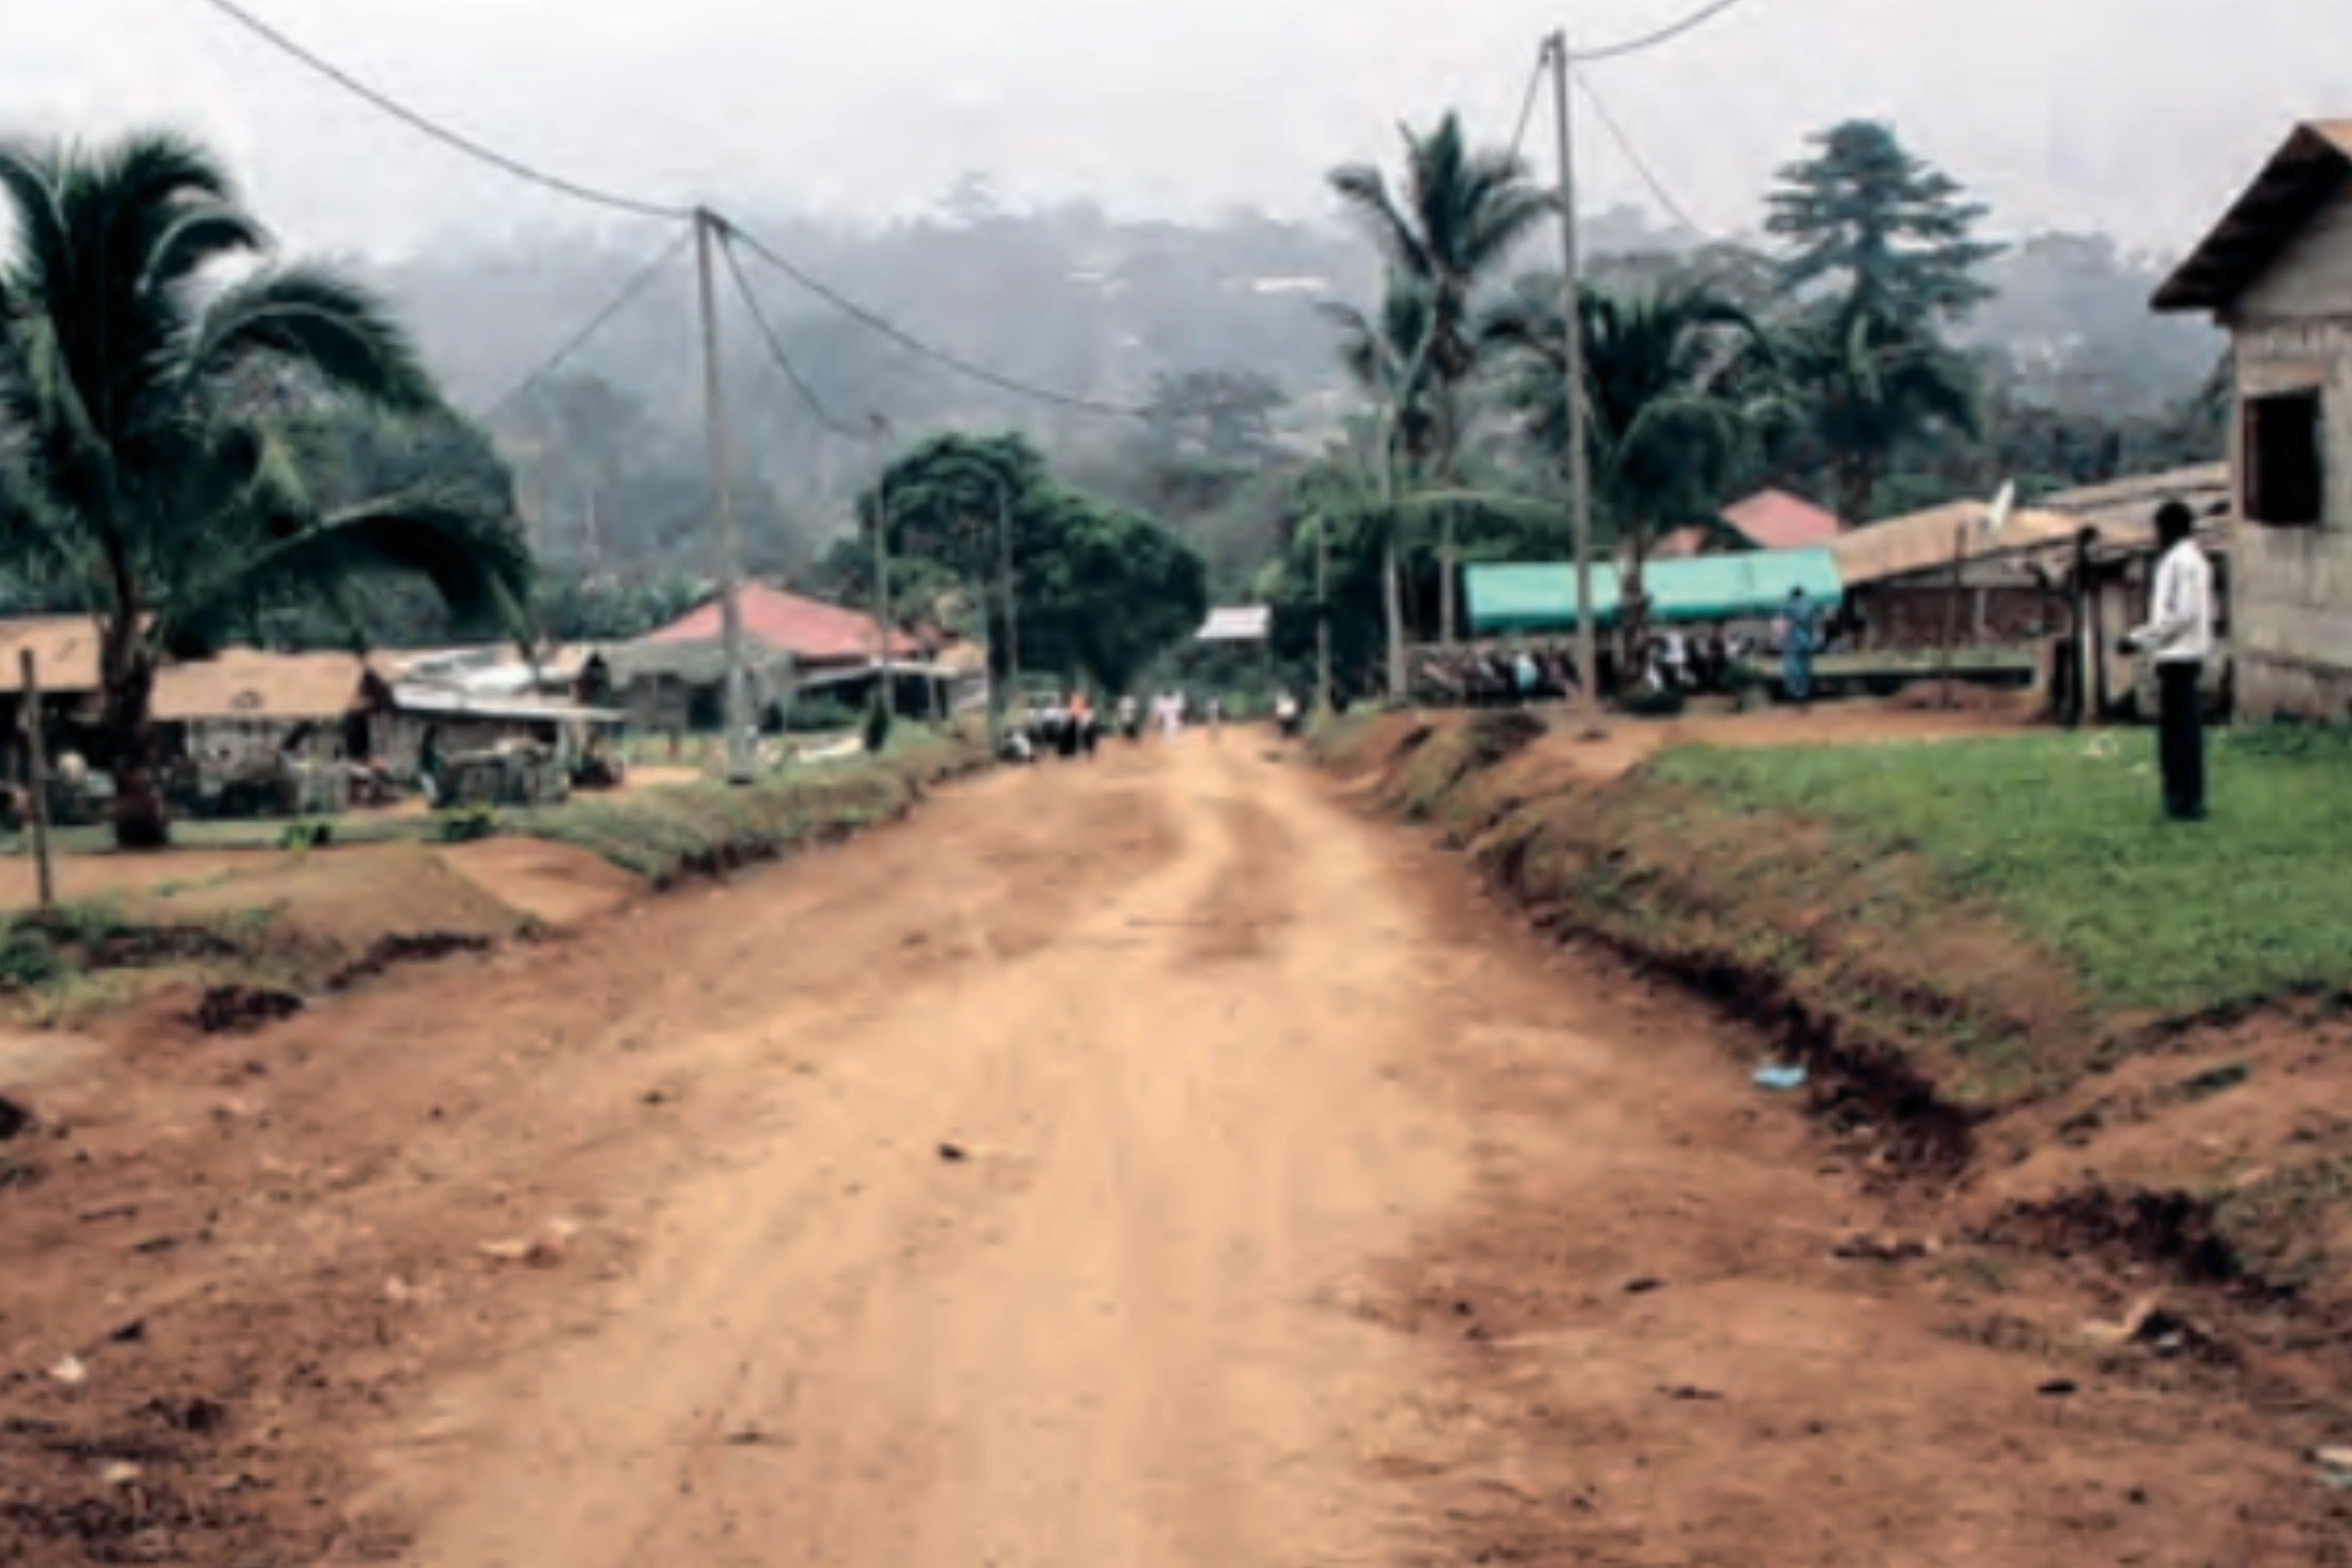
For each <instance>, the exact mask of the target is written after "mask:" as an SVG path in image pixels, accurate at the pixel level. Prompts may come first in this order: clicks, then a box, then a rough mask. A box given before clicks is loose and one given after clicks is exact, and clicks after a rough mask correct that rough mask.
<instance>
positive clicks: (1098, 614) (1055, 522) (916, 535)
mask: <svg viewBox="0 0 2352 1568" xmlns="http://www.w3.org/2000/svg"><path fill="white" fill-rule="evenodd" d="M882 485H883V486H884V487H885V488H887V490H888V492H889V499H890V506H889V509H888V515H889V518H890V544H891V555H892V563H893V564H892V569H893V571H894V573H896V572H899V571H902V570H905V571H907V572H909V573H911V574H912V576H911V579H910V580H911V581H914V582H917V583H926V584H928V585H929V587H930V589H931V590H932V591H933V593H934V594H935V595H936V594H937V593H939V592H942V591H944V590H945V589H946V588H947V587H948V586H949V585H956V586H958V587H959V588H960V589H961V590H962V593H963V594H964V595H965V596H966V597H967V599H968V600H976V601H979V602H982V603H985V604H987V605H989V606H990V611H989V614H988V621H989V627H990V640H991V642H992V643H993V644H995V645H996V646H997V647H998V648H1000V649H1002V648H1004V647H1005V642H1004V641H1002V640H1000V638H1001V635H1002V631H1003V628H1004V619H1003V615H1004V604H1005V599H1004V596H1003V595H1002V594H1001V593H999V592H997V588H998V585H999V583H1000V581H1001V577H1002V572H1003V566H1004V560H1005V555H1006V554H1009V555H1010V557H1011V564H1012V575H1013V579H1014V584H1013V603H1014V604H1015V605H1016V606H1017V608H1018V611H1019V615H1020V625H1019V635H1020V646H1021V662H1022V664H1023V666H1024V667H1026V668H1030V669H1049V670H1054V671H1055V672H1057V673H1060V674H1066V675H1073V676H1075V675H1079V674H1085V675H1088V676H1091V677H1092V678H1093V679H1094V680H1096V681H1097V682H1099V683H1101V684H1102V685H1103V686H1104V687H1105V688H1107V689H1109V690H1113V691H1118V690H1123V689H1124V688H1125V687H1126V685H1127V683H1128V682H1129V681H1130V680H1132V679H1133V678H1134V677H1135V675H1136V673H1137V672H1138V671H1140V670H1141V669H1142V668H1143V667H1144V666H1145V665H1146V664H1148V663H1149V662H1151V661H1152V658H1153V657H1154V656H1156V655H1157V654H1158V653H1160V652H1161V651H1162V650H1163V649H1165V648H1167V647H1168V646H1169V645H1170V644H1172V643H1174V642H1176V641H1177V640H1178V639H1180V638H1182V637H1183V636H1184V635H1185V634H1186V633H1188V632H1190V631H1192V630H1193V629H1194V628H1195V627H1197V626H1198V625H1200V623H1201V616H1202V615H1204V614H1205V613H1207V608H1208V587H1207V577H1206V572H1205V570H1204V569H1203V567H1202V564H1201V558H1200V556H1199V555H1198V554H1196V553H1195V552H1194V551H1193V550H1192V549H1191V548H1190V547H1189V546H1187V545H1186V544H1185V543H1184V541H1183V540H1181V539H1178V538H1177V537H1176V536H1175V535H1174V534H1172V533H1170V532H1169V531H1168V530H1167V529H1165V528H1163V527H1161V526H1160V525H1159V524H1158V523H1156V522H1154V521H1153V520H1152V519H1151V518H1149V517H1145V516H1142V515H1139V514H1136V513H1133V512H1129V511H1126V510H1124V509H1122V508H1119V507H1114V506H1110V505H1108V504H1106V503H1103V502H1101V501H1098V500H1096V499H1094V498H1093V497H1091V496H1084V495H1080V494H1078V493H1077V492H1076V491H1073V490H1070V489H1068V488H1066V487H1065V486H1063V485H1061V484H1059V483H1057V482H1056V481H1055V480H1054V478H1053V476H1052V475H1051V474H1050V473H1049V472H1048V471H1047V468H1046V464H1045V460H1044V459H1043V458H1041V457H1040V456H1039V455H1038V453H1037V450H1036V449H1035V448H1034V447H1032V446H1030V444H1029V443H1028V442H1027V441H1026V440H1025V439H1023V438H1022V437H1020V436H1018V435H1003V436H993V437H985V438H983V437H972V436H963V435H943V436H934V437H932V438H930V439H929V440H926V441H924V442H922V443H920V444H919V445H917V446H916V447H914V448H913V449H912V450H910V451H908V452H907V453H906V454H905V455H903V456H901V457H900V458H899V459H897V460H896V461H895V462H893V463H892V464H891V466H890V467H889V469H888V470H887V472H886V473H885V475H884V477H883V480H882ZM882 515H883V508H882V507H881V504H880V496H879V494H878V492H876V491H868V492H867V493H866V494H865V495H864V496H863V497H861V498H860V500H859V504H858V523H859V526H858V536H857V538H856V539H854V540H847V541H844V542H843V543H842V544H841V545H839V546H837V547H836V548H835V552H834V555H833V556H832V558H831V559H830V562H829V564H830V565H831V566H832V568H833V571H832V575H833V577H834V580H835V581H836V582H837V584H839V585H840V586H842V587H845V588H851V589H857V588H860V587H862V586H863V584H864V582H865V581H866V579H865V578H864V576H863V575H862V574H863V573H864V572H865V571H866V570H868V569H869V568H868V567H867V566H866V565H865V563H867V562H869V561H870V560H871V558H872V551H873V530H874V528H875V526H876V525H877V524H878V522H879V521H880V519H881V517H882ZM998 662H999V664H1000V666H1002V664H1003V662H1004V661H1003V658H1002V656H1001V655H1000V656H999V659H998ZM1000 672H1001V673H1006V674H1009V673H1010V671H1005V670H1002V668H1001V669H1000Z"/></svg>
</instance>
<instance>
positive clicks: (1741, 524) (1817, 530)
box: [1723, 490, 1845, 550]
mask: <svg viewBox="0 0 2352 1568" xmlns="http://www.w3.org/2000/svg"><path fill="white" fill-rule="evenodd" d="M1723 520H1724V521H1725V522H1728V523H1730V524H1731V525H1732V527H1733V528H1734V529H1736V530H1738V532H1739V534H1740V537H1741V538H1743V539H1745V540H1746V541H1747V542H1748V543H1749V544H1752V545H1754V546H1755V547H1756V548H1757V549H1759V550H1804V549H1807V548H1810V547H1811V546H1814V545H1826V544H1829V543H1830V542H1832V541H1833V540H1835V539H1836V538H1837V537H1838V534H1839V533H1840V532H1842V531H1843V530H1844V527H1845V525H1844V524H1843V523H1841V522H1839V521H1838V519H1837V517H1836V516H1834V515H1831V514H1830V513H1827V512H1824V511H1822V510H1821V509H1820V508H1819V507H1817V506H1815V505H1814V504H1813V503H1812V502H1810V501H1806V500H1802V499H1800V498H1799V497H1796V496H1792V495H1790V494H1789V493H1788V492H1787V491H1786V490H1759V491H1757V492H1756V493H1755V494H1754V495H1752V496H1749V497H1748V498H1747V499H1746V500H1745V501H1740V502H1737V503H1735V504H1733V505H1731V506H1728V507H1726V508H1724V509H1723Z"/></svg>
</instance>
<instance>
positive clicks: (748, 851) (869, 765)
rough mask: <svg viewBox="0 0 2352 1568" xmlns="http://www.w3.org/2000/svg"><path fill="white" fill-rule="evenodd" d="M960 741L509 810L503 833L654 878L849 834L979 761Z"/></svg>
mask: <svg viewBox="0 0 2352 1568" xmlns="http://www.w3.org/2000/svg"><path fill="white" fill-rule="evenodd" d="M982 755H983V754H981V753H979V752H978V751H976V750H975V749H974V748H973V747H972V746H970V745H969V744H967V743H965V742H963V741H961V740H959V739H947V738H941V737H939V736H937V735H933V736H929V737H920V736H917V737H914V738H910V739H908V740H907V741H905V742H904V743H903V744H896V745H894V747H893V749H892V750H891V751H890V752H889V753H888V754H886V755H885V756H883V757H880V758H872V757H858V758H854V759H849V760H843V761H839V762H829V763H818V764H812V765H801V766H796V767H792V768H788V769H786V770H784V771H782V772H778V773H773V774H769V775H767V776H765V777H762V778H760V779H759V780H757V781H756V782H753V783H750V784H743V785H730V784H723V783H716V782H711V781H703V782H698V783H694V784H679V785H674V786H670V787H667V788H663V789H654V790H642V791H637V792H635V793H632V794H626V795H614V796H581V797H577V798H575V799H573V800H571V801H568V802H566V803H564V805H562V806H556V807H548V808H543V809H536V810H526V811H510V812H507V813H505V814H504V815H503V816H502V818H501V826H502V828H503V830H504V831H507V832H511V833H520V834H525V835H528V836H530V837H533V838H541V839H546V840H549V841H551V842H553V843H557V844H568V845H571V846H573V847H575V848H578V849H583V850H587V851H588V852H590V853H591V854H594V855H597V856H600V857H602V858H605V859H607V860H610V861H611V862H612V863H613V864H614V865H617V866H619V867H620V868H621V869H622V870H624V871H631V872H634V873H635V874H637V875H639V876H642V877H645V878H647V879H648V880H650V881H654V882H657V883H659V882H666V881H669V880H671V879H673V878H675V877H676V876H678V875H680V874H681V873H685V872H692V871H710V870H715V869H720V868H723V867H725V866H729V865H736V864H741V863H744V862H746V861H751V860H762V859H773V858H778V857H780V856H783V855H787V854H789V853H791V852H792V851H793V850H795V849H798V848H800V847H801V846H802V845H804V844H808V843H810V842H814V841H820V840H824V839H828V838H836V837H840V836H841V835H843V834H846V833H851V832H855V831H857V830H858V829H859V828H861V827H865V826H869V825H871V824H873V823H875V822H880V821H886V820H888V819H890V818H892V817H894V816H897V815H899V814H901V813H902V812H904V811H905V810H907V808H908V807H910V806H911V805H912V804H913V803H914V801H915V799H916V798H917V796H918V795H919V794H920V792H921V790H922V788H923V786H924V785H926V784H931V783H935V782H938V781H940V780H942V779H946V778H949V777H953V776H955V775H956V774H957V773H960V772H964V771H967V770H969V769H970V768H971V767H973V766H975V765H977V764H978V762H979V761H980V760H982Z"/></svg>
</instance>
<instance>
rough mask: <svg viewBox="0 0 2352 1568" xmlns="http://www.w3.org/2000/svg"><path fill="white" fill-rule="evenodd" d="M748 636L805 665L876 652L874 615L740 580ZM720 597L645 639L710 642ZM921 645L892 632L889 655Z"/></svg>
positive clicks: (718, 630) (739, 598)
mask: <svg viewBox="0 0 2352 1568" xmlns="http://www.w3.org/2000/svg"><path fill="white" fill-rule="evenodd" d="M736 603H737V605H739V606H740V607H741V609H742V613H743V634H744V636H745V638H746V639H748V640H751V641H755V642H759V643H761V644H763V645H765V646H766V648H767V649H768V651H769V652H771V653H777V654H790V655H791V656H792V657H793V658H794V659H796V660H798V661H799V662H802V663H804V664H838V663H847V662H852V661H855V660H860V659H871V658H873V657H874V617H873V616H871V615H868V614H862V613H859V612H858V611H855V610H844V609H843V608H842V607H841V606H839V605H828V604H826V603H825V602H824V601H823V600H821V599H809V598H806V597H804V596H802V595H800V594H789V593H786V592H784V590H782V589H781V588H770V587H768V586H767V585H766V584H765V583H757V582H749V583H745V584H744V585H743V589H742V591H741V593H740V594H739V595H738V596H737V599H736ZM719 621H720V616H719V602H718V600H717V599H716V598H715V597H713V598H712V599H711V601H710V602H709V603H708V604H705V605H703V606H701V607H699V608H697V609H695V610H693V611H690V612H688V613H686V614H685V615H684V616H683V617H682V618H680V619H678V620H675V621H672V622H671V623H670V624H668V625H666V626H664V627H662V629H661V630H660V631H657V632H655V633H653V634H652V635H651V636H649V637H647V638H646V639H645V640H646V641H647V642H649V643H714V642H717V641H718V640H719V637H720V634H721V628H720V624H719ZM921 651H922V645H921V644H919V643H917V642H916V641H915V640H914V639H913V638H912V637H909V636H907V634H906V633H905V632H901V631H894V632H892V633H891V634H890V652H891V655H892V657H893V658H896V657H899V656H902V655H909V654H918V653H920V652H921Z"/></svg>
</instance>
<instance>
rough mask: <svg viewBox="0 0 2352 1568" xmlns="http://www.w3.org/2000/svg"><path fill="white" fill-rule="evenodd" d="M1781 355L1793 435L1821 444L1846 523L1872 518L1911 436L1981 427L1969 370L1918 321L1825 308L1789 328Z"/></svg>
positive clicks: (1972, 431) (1854, 308)
mask: <svg viewBox="0 0 2352 1568" xmlns="http://www.w3.org/2000/svg"><path fill="white" fill-rule="evenodd" d="M1780 352H1781V357H1782V363H1783V367H1784V370H1785V375H1786V380H1787V383H1788V386H1789V389H1790V393H1791V397H1792V400H1793V403H1794V406H1795V408H1796V409H1797V410H1798V411H1799V414H1800V419H1801V427H1802V431H1803V433H1802V435H1801V436H1800V437H1799V440H1800V442H1801V441H1810V442H1813V443H1816V444H1818V446H1819V447H1820V448H1821V449H1822V455H1823V460H1824V461H1825V462H1826V464H1827V466H1828V468H1829V471H1830V474H1831V478H1832V481H1833V483H1834V485H1835V488H1836V492H1837V507H1838V516H1839V517H1840V518H1842V519H1843V520H1844V521H1845V522H1846V524H1847V525H1848V526H1858V525H1860V524H1862V523H1865V522H1869V521H1871V520H1873V518H1874V516H1875V515H1876V510H1875V509H1876V504H1877V495H1878V490H1879V484H1880V481H1882V480H1883V479H1885V478H1886V477H1887V472H1888V470H1889V468H1890V467H1891V466H1892V465H1893V462H1894V460H1895V456H1896V454H1897V453H1898V452H1900V451H1901V450H1902V449H1903V448H1904V447H1905V446H1906V445H1907V444H1908V443H1911V442H1913V441H1916V440H1918V439H1920V438H1922V437H1924V436H1928V435H1931V434H1933V433H1934V432H1936V430H1937V429H1938V428H1942V429H1945V430H1949V431H1953V432H1956V433H1959V434H1962V435H1966V436H1970V437H1974V436H1976V435H1977V434H1978V433H1979V430H1980V422H1979V417H1978V408H1977V380H1976V375H1975V372H1974V370H1973V369H1972V368H1971V367H1970V366H1969V364H1968V362H1967V361H1966V360H1965V359H1963V358H1962V357H1961V356H1960V355H1958V354H1956V353H1954V352H1953V351H1952V350H1951V349H1949V348H1946V347H1945V346H1944V345H1943V343H1942V341H1941V340H1940V339H1938V338H1937V337H1936V335H1935V333H1934V331H1933V330H1931V329H1930V328H1929V327H1927V326H1926V325H1924V324H1922V323H1919V322H1915V321H1907V320H1904V319H1901V318H1899V317H1894V316H1889V315H1887V314H1886V313H1883V312H1879V311H1875V310H1872V309H1869V308H1868V307H1867V306H1866V305H1858V304H1856V305H1836V306H1830V307H1826V308H1823V309H1819V310H1816V311H1814V312H1812V313H1810V314H1809V315H1808V316H1807V317H1805V318H1804V319H1801V320H1800V321H1798V322H1797V323H1796V324H1795V325H1794V326H1793V327H1791V328H1790V329H1789V330H1788V331H1787V332H1785V333H1784V334H1783V336H1782V339H1781V348H1780Z"/></svg>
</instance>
